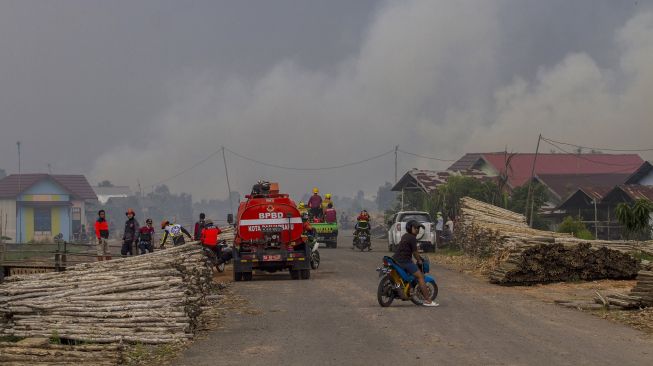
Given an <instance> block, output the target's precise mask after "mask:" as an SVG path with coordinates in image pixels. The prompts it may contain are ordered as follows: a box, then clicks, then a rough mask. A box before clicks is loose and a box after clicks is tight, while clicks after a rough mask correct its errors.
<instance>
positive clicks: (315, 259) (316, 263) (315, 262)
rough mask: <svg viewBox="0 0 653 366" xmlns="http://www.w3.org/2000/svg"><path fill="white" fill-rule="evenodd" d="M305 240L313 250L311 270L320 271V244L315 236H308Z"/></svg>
mask: <svg viewBox="0 0 653 366" xmlns="http://www.w3.org/2000/svg"><path fill="white" fill-rule="evenodd" d="M305 240H306V241H305V242H306V245H308V247H309V248H311V268H312V269H318V267H320V251H319V248H320V243H318V241H317V239H316V238H315V235H313V234H307V235H306V236H305Z"/></svg>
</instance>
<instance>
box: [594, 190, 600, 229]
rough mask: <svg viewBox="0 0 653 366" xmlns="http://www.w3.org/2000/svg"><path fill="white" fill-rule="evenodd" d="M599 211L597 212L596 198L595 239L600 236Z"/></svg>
mask: <svg viewBox="0 0 653 366" xmlns="http://www.w3.org/2000/svg"><path fill="white" fill-rule="evenodd" d="M598 217H599V216H598V213H597V212H596V199H594V239H598V238H599V219H598Z"/></svg>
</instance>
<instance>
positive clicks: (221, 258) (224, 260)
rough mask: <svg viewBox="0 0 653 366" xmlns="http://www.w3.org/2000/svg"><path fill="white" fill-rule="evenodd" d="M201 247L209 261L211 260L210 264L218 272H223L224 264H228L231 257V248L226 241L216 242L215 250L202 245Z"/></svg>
mask: <svg viewBox="0 0 653 366" xmlns="http://www.w3.org/2000/svg"><path fill="white" fill-rule="evenodd" d="M202 249H203V250H204V253H205V254H206V256H207V257H208V258H209V261H211V265H212V266H214V267H215V269H216V270H218V272H220V273H222V272H224V268H225V266H226V264H228V263H229V261H231V258H233V255H232V253H231V248H229V246H228V245H227V242H226V241H224V240H220V241H219V242H218V245H217V246H216V250H215V251H214V250H212V249H211V248H207V247H205V246H202Z"/></svg>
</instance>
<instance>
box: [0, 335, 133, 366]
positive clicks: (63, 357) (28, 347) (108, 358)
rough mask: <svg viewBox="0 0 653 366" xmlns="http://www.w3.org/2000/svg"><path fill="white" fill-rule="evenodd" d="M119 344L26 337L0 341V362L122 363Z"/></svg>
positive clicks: (26, 363)
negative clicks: (67, 342) (18, 339)
mask: <svg viewBox="0 0 653 366" xmlns="http://www.w3.org/2000/svg"><path fill="white" fill-rule="evenodd" d="M122 349H123V347H122V346H121V345H106V344H105V345H101V344H95V345H90V344H86V345H62V344H51V343H50V340H49V339H48V338H38V339H34V338H28V339H24V340H22V341H19V342H0V364H2V365H6V366H10V365H72V364H74V365H78V366H79V365H93V366H96V365H97V366H103V365H106V366H113V365H119V364H122V362H123V359H122V352H121V351H122Z"/></svg>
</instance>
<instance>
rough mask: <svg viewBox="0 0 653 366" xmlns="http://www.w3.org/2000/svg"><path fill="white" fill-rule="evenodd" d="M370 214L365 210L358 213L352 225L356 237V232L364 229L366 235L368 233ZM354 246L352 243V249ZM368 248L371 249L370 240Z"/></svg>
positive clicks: (358, 232)
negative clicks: (354, 223)
mask: <svg viewBox="0 0 653 366" xmlns="http://www.w3.org/2000/svg"><path fill="white" fill-rule="evenodd" d="M370 228H371V224H370V214H368V213H367V210H363V211H361V213H360V214H359V215H358V217H357V218H356V225H354V236H355V237H358V234H360V232H362V231H365V232H366V233H367V235H370V234H371V233H370ZM353 248H354V245H353V244H352V249H353ZM369 249H370V250H372V243H371V242H370V247H369Z"/></svg>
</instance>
